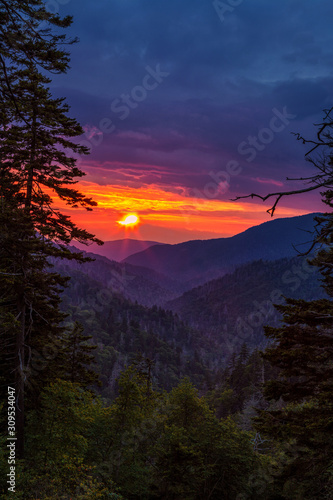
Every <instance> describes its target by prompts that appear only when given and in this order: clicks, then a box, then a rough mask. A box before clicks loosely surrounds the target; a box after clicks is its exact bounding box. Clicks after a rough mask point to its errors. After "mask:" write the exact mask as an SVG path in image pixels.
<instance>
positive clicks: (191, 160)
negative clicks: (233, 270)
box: [49, 0, 333, 243]
mask: <svg viewBox="0 0 333 500" xmlns="http://www.w3.org/2000/svg"><path fill="white" fill-rule="evenodd" d="M49 4H50V10H51V9H52V10H54V8H57V9H58V11H59V13H60V14H61V15H66V14H72V15H73V16H74V23H73V26H72V27H71V29H70V33H71V34H73V35H78V36H79V38H80V43H79V44H77V45H75V46H73V47H72V48H71V53H72V61H71V67H72V69H71V70H70V72H69V73H68V74H67V75H62V76H56V77H54V80H53V87H52V90H53V93H54V94H55V95H57V96H65V97H67V101H68V103H69V104H70V106H71V115H72V116H74V117H76V118H77V119H78V120H79V121H80V123H81V124H82V126H83V127H84V130H85V136H83V137H82V138H81V139H82V140H81V143H82V142H83V143H84V144H85V145H87V146H89V147H90V148H91V155H90V156H89V157H85V158H80V159H79V166H80V168H82V169H83V170H84V171H85V172H86V173H87V175H86V177H85V178H84V180H83V181H82V182H81V183H80V189H81V190H82V191H83V192H84V193H85V194H87V195H89V196H92V197H93V198H94V199H95V200H96V201H97V202H98V208H96V209H95V210H94V211H93V212H92V213H86V212H84V211H81V210H76V212H75V215H73V219H74V220H75V221H77V222H79V223H80V225H82V227H85V228H86V229H88V230H91V231H93V232H94V233H95V234H96V235H97V236H98V237H100V238H102V239H105V240H114V239H121V238H124V237H134V238H142V239H148V240H155V241H161V242H167V243H178V242H181V241H186V240H190V239H198V238H200V239H205V238H217V237H223V236H231V235H233V234H236V233H238V232H240V231H243V230H244V229H246V228H248V227H250V226H253V225H256V224H259V223H261V222H264V221H267V220H269V218H270V217H269V215H268V214H267V213H266V211H265V210H266V209H267V208H269V206H270V205H269V204H262V203H261V202H260V201H259V200H256V201H245V200H244V201H242V202H237V203H236V202H234V201H231V199H233V198H235V196H237V195H245V194H249V193H251V192H257V193H260V194H266V193H268V192H272V191H273V192H274V191H276V190H281V189H293V188H295V187H299V186H300V184H297V183H295V182H287V181H286V177H287V176H289V177H299V176H303V177H306V176H308V175H310V174H311V173H312V172H313V169H312V167H311V165H310V164H309V163H307V162H305V161H304V153H305V152H306V149H305V148H304V146H302V144H301V143H300V142H298V141H296V139H295V137H294V136H293V135H292V132H301V133H302V134H305V135H306V136H307V137H309V138H312V137H313V136H314V133H315V131H316V129H315V128H314V127H313V123H318V122H320V121H321V118H322V115H323V112H322V110H323V109H324V108H329V107H331V106H332V105H333V64H332V63H333V53H332V52H333V44H332V34H333V31H332V27H331V23H332V19H333V3H332V2H331V1H330V0H321V1H319V2H313V0H292V1H291V0H280V1H274V0H272V1H269V2H268V1H267V0H243V1H239V2H235V1H232V2H231V1H230V2H228V0H226V1H225V2H211V1H210V0H209V1H206V0H168V1H161V0H154V1H153V0H137V1H134V0H98V1H96V2H93V1H91V0H89V1H88V0H80V1H79V0H58V1H56V0H54V1H53V0H52V2H49ZM218 4H220V5H223V4H224V5H226V6H227V7H218ZM236 4H238V6H237V7H232V6H231V5H236ZM321 210H323V205H322V203H321V202H320V194H319V193H315V194H312V195H302V196H299V197H297V198H290V199H285V200H284V201H283V203H282V204H281V206H280V208H279V210H278V212H277V216H278V217H288V216H294V215H298V214H305V213H308V212H315V211H321ZM71 213H72V212H71ZM72 214H73V213H72ZM129 214H135V215H137V217H138V218H139V221H140V222H139V224H138V225H136V226H131V227H128V226H125V225H121V224H119V222H117V221H119V220H123V219H124V218H125V217H126V216H127V215H129Z"/></svg>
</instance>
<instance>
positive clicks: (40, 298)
mask: <svg viewBox="0 0 333 500" xmlns="http://www.w3.org/2000/svg"><path fill="white" fill-rule="evenodd" d="M70 23H71V18H69V17H67V18H65V19H63V20H61V19H60V18H59V17H58V16H56V15H52V14H49V13H48V12H47V11H46V10H45V6H44V2H42V1H41V0H31V1H24V2H19V1H12V2H10V3H9V2H7V1H2V0H1V1H0V97H1V107H0V120H1V122H0V180H1V187H0V195H1V216H0V217H1V223H2V224H1V235H0V239H1V240H2V242H3V248H2V252H1V259H2V260H1V264H0V267H1V269H2V275H1V280H2V283H1V284H2V285H3V286H2V293H3V296H5V297H6V300H3V301H2V303H1V320H2V325H1V326H2V331H3V332H4V333H3V338H2V339H1V341H2V342H3V343H4V345H5V351H4V355H5V360H4V364H3V366H8V368H9V370H8V373H10V374H11V375H12V374H13V373H15V378H16V388H17V400H16V401H17V432H18V435H17V438H18V446H17V450H18V455H19V456H21V457H22V456H23V444H24V432H23V429H24V392H25V387H24V384H25V382H31V380H29V378H31V377H30V375H31V373H32V370H31V368H33V367H31V360H32V357H31V352H32V351H33V350H34V349H35V350H37V352H38V348H39V349H43V348H45V347H46V346H47V345H48V344H50V343H51V342H52V339H53V343H56V342H57V341H58V340H59V338H60V337H61V335H62V333H63V328H62V327H61V326H60V324H61V322H62V321H63V319H64V316H63V314H62V313H60V310H59V302H60V299H59V292H60V291H61V288H62V287H63V286H65V284H66V280H65V279H64V278H62V277H61V276H60V275H57V274H56V273H52V272H49V267H50V264H49V257H50V256H53V257H60V258H71V259H72V258H74V259H77V260H81V261H84V260H85V259H83V258H82V254H80V253H74V254H73V253H71V252H70V251H69V250H68V248H67V247H66V245H67V244H68V243H70V241H71V240H72V239H77V240H79V241H81V242H88V241H96V242H97V243H101V241H100V240H98V239H97V238H95V237H94V235H92V234H91V233H89V232H87V231H85V230H83V229H80V228H78V227H77V226H76V225H75V224H74V223H73V222H72V221H71V219H70V217H69V216H67V215H64V214H63V213H61V212H60V211H59V210H55V209H54V208H53V206H52V203H53V199H52V196H53V195H56V196H57V197H58V199H60V200H63V201H64V202H65V203H66V204H67V205H69V206H71V207H78V206H81V207H84V208H86V209H87V210H91V207H93V206H95V205H96V203H95V202H93V201H92V200H91V199H90V198H86V197H85V196H84V195H83V194H81V193H80V192H79V191H77V190H76V189H74V188H73V185H74V184H75V183H76V182H77V180H76V179H77V178H81V177H82V176H83V175H84V173H83V172H82V171H81V170H80V169H78V168H77V167H76V160H75V158H74V156H75V154H80V155H81V154H87V153H88V151H87V149H86V148H84V147H81V146H80V145H78V144H77V143H76V142H73V140H72V138H75V137H76V136H79V135H80V134H82V132H83V131H82V128H81V126H80V125H79V124H78V123H77V121H76V120H75V119H72V118H69V117H68V116H67V112H68V110H69V108H68V106H67V105H66V104H65V103H64V100H63V99H54V98H53V97H52V96H51V93H50V91H49V89H48V88H47V85H48V84H49V83H50V80H49V79H48V78H47V77H46V76H45V74H44V73H43V74H42V73H41V72H40V70H39V69H38V66H40V67H42V68H43V69H44V70H47V71H49V72H58V73H59V72H65V71H66V70H67V68H68V62H69V57H68V53H67V52H66V51H65V50H64V49H63V44H65V43H72V41H70V40H68V39H67V38H66V35H62V34H61V35H58V34H55V33H53V32H52V27H58V28H64V27H67V26H69V25H70ZM70 152H71V153H70Z"/></svg>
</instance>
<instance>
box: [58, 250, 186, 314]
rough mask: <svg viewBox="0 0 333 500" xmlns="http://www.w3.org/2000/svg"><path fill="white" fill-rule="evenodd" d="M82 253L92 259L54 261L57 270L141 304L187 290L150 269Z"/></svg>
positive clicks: (163, 300) (161, 300)
mask: <svg viewBox="0 0 333 500" xmlns="http://www.w3.org/2000/svg"><path fill="white" fill-rule="evenodd" d="M70 250H72V251H77V248H76V247H70ZM83 254H84V255H85V256H87V257H91V258H93V259H95V260H94V261H93V262H85V263H84V264H81V263H78V262H76V261H66V260H59V259H57V260H53V263H54V264H55V269H56V271H58V272H60V273H62V274H64V275H69V276H73V277H75V276H76V277H77V276H78V275H85V276H86V277H87V278H89V279H92V280H94V281H96V282H99V283H100V284H101V286H102V287H105V288H107V289H108V290H110V291H112V292H113V293H121V294H122V295H123V297H125V298H126V299H130V300H132V301H133V302H135V301H137V302H138V303H139V304H142V305H144V306H153V305H162V304H164V303H165V302H166V301H168V300H171V299H173V298H175V297H178V296H179V295H181V294H182V293H183V292H184V291H185V289H186V288H185V287H183V286H182V285H181V284H180V283H179V282H177V281H175V280H173V279H171V278H168V277H166V276H163V275H161V274H159V273H156V272H155V271H154V270H152V269H147V268H144V267H139V266H132V265H131V264H126V263H119V262H115V261H111V260H109V259H108V258H107V257H102V256H100V255H96V254H94V253H90V252H89V253H87V252H83Z"/></svg>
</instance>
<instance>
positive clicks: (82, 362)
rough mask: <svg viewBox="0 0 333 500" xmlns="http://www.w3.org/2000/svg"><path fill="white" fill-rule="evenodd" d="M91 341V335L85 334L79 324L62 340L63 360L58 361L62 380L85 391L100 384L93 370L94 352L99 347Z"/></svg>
mask: <svg viewBox="0 0 333 500" xmlns="http://www.w3.org/2000/svg"><path fill="white" fill-rule="evenodd" d="M91 339H92V337H91V336H90V335H84V334H83V326H82V325H80V323H78V322H75V324H74V325H73V328H72V329H70V330H69V331H68V329H67V331H66V332H65V334H64V335H63V337H62V338H61V360H60V361H58V363H59V365H60V367H61V369H62V370H63V374H62V377H61V378H62V379H64V380H68V381H69V382H72V383H73V384H78V385H79V386H81V387H83V388H84V389H86V388H87V387H90V386H92V385H94V384H96V383H97V382H98V375H97V374H96V372H95V371H94V370H93V369H92V368H91V366H92V365H93V363H94V361H95V356H94V355H93V354H92V351H94V350H95V349H96V348H97V346H96V345H93V344H91V342H90V341H91ZM60 367H59V368H60Z"/></svg>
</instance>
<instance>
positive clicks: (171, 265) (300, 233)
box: [124, 214, 319, 289]
mask: <svg viewBox="0 0 333 500" xmlns="http://www.w3.org/2000/svg"><path fill="white" fill-rule="evenodd" d="M316 215H319V214H307V215H303V216H299V217H291V218H284V219H275V220H272V221H269V222H265V223H264V224H260V225H259V226H255V227H251V228H250V229H247V230H246V231H244V232H243V233H240V234H237V235H236V236H232V237H231V238H219V239H213V240H195V241H187V242H185V243H180V244H177V245H158V246H153V247H150V248H148V249H147V250H145V251H143V252H139V253H137V254H134V255H131V256H130V257H127V258H126V259H124V261H125V262H127V263H129V264H132V265H136V266H143V267H147V268H150V269H153V270H154V271H156V272H158V273H161V274H164V275H166V276H170V277H171V278H173V279H176V280H179V281H182V282H187V289H190V288H192V287H194V286H196V285H198V284H202V283H205V282H207V281H209V280H211V279H213V278H217V277H219V276H223V275H224V274H226V273H228V272H230V271H232V270H234V269H235V268H236V267H237V266H239V265H241V264H244V263H246V262H251V261H254V260H258V259H264V260H270V261H271V260H276V259H280V258H282V257H293V256H295V255H297V250H298V251H304V250H306V249H308V248H309V246H310V244H309V241H311V239H312V237H313V236H312V235H311V234H309V233H311V232H313V230H314V225H315V222H314V217H315V216H316ZM295 247H296V248H297V250H296V249H295Z"/></svg>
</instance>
